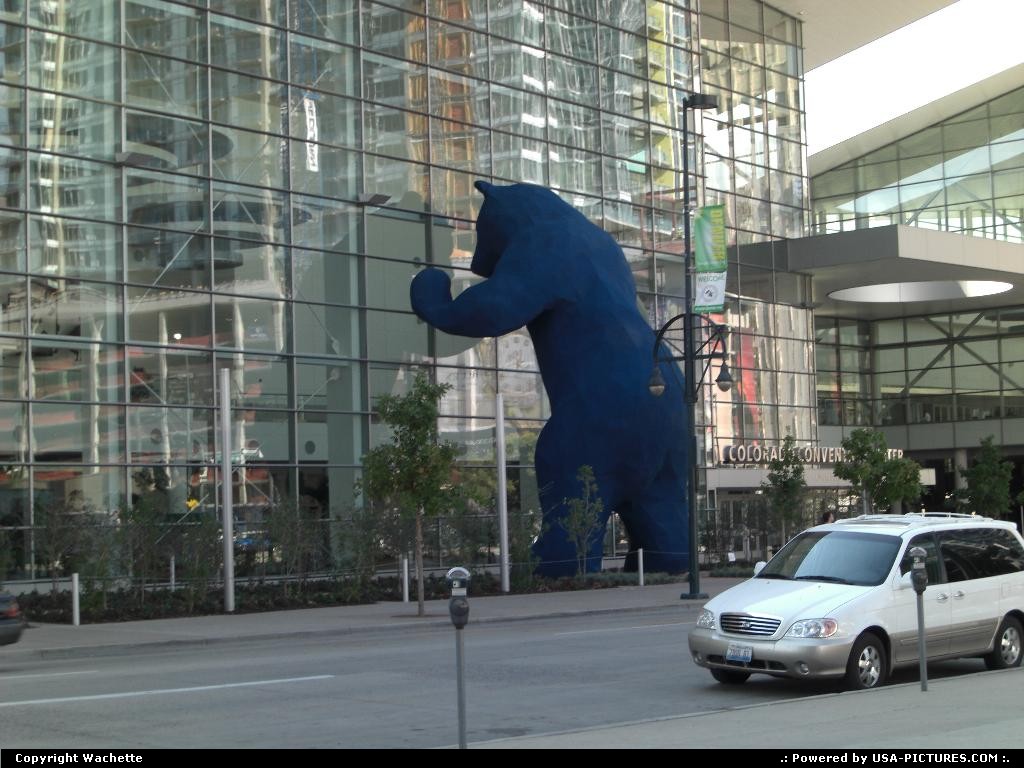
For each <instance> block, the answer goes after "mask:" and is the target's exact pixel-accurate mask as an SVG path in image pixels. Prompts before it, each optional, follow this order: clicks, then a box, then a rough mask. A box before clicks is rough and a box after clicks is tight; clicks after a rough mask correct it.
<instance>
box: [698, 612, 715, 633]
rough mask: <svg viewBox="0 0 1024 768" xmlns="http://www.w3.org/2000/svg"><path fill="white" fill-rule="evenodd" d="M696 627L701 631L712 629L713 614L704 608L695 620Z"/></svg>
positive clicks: (713, 625)
mask: <svg viewBox="0 0 1024 768" xmlns="http://www.w3.org/2000/svg"><path fill="white" fill-rule="evenodd" d="M697 626H698V627H700V628H701V629H714V628H715V614H713V613H712V612H711V611H709V610H708V609H707V608H705V609H704V610H703V611H701V612H700V617H699V618H698V619H697Z"/></svg>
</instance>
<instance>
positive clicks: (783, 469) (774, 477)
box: [761, 435, 807, 542]
mask: <svg viewBox="0 0 1024 768" xmlns="http://www.w3.org/2000/svg"><path fill="white" fill-rule="evenodd" d="M761 490H762V491H763V492H764V497H765V501H766V502H767V503H768V507H769V509H770V510H771V515H772V517H773V522H774V523H775V524H776V525H778V526H779V527H780V528H781V530H782V541H783V542H785V541H786V525H787V524H790V525H795V524H796V523H798V522H799V520H800V517H801V513H802V512H803V503H804V499H805V498H806V496H807V481H806V480H804V465H803V462H801V461H800V457H799V455H798V453H797V450H796V438H794V437H793V435H786V437H785V438H784V439H783V441H782V450H781V451H779V455H778V458H774V459H771V460H770V461H769V462H768V479H767V480H765V481H764V482H762V483H761Z"/></svg>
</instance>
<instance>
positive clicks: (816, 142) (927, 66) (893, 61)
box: [805, 0, 1024, 155]
mask: <svg viewBox="0 0 1024 768" xmlns="http://www.w3.org/2000/svg"><path fill="white" fill-rule="evenodd" d="M1022 62H1024V0H959V2H956V3H953V4H952V5H950V6H947V7H946V8H943V9H942V10H939V11H936V12H935V13H933V14H931V15H929V16H926V17H924V18H923V19H920V20H918V21H916V22H914V23H913V24H910V25H908V26H906V27H903V28H902V29H898V30H896V31H895V32H892V33H890V34H888V35H886V36H885V37H881V38H879V39H877V40H875V41H873V42H871V43H868V44H867V45H865V46H862V47H861V48H858V49H856V50H854V51H851V52H850V53H848V54H846V55H845V56H841V57H839V58H838V59H834V60H833V61H830V62H828V63H827V64H823V65H822V66H820V67H817V68H815V69H812V70H811V71H809V72H808V73H807V74H806V80H805V97H806V110H807V144H808V146H807V152H808V154H809V155H813V154H815V153H817V152H820V151H822V150H824V149H827V148H828V147H831V146H833V145H835V144H838V143H840V142H842V141H845V140H846V139H849V138H851V137H853V136H856V135H858V134H860V133H863V132H864V131H867V130H869V129H871V128H873V127H875V126H876V125H881V124H882V123H885V122H888V121H889V120H892V119H894V118H897V117H899V116H900V115H903V114H906V113H908V112H912V111H914V110H915V109H918V108H919V107H923V106H924V105H926V104H929V103H931V102H933V101H935V100H936V99H938V98H941V97H942V96H945V95H947V94H950V93H955V92H956V91H959V90H961V89H963V88H966V87H968V86H970V85H972V84H974V83H977V82H980V81H982V80H984V79H986V78H988V77H991V76H992V75H995V74H998V73H999V72H1002V71H1004V70H1006V69H1009V68H1010V67H1013V66H1016V65H1018V64H1020V63H1022Z"/></svg>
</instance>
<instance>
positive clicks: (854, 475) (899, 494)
mask: <svg viewBox="0 0 1024 768" xmlns="http://www.w3.org/2000/svg"><path fill="white" fill-rule="evenodd" d="M842 447H843V452H844V454H845V457H844V458H843V459H842V460H841V461H837V462H836V463H835V467H834V469H833V471H834V472H835V475H836V477H838V478H839V479H841V480H846V481H848V482H849V483H850V485H851V486H852V487H853V490H854V492H855V493H857V494H859V495H860V497H861V500H862V501H863V505H864V507H863V511H864V514H869V513H870V512H871V510H872V509H873V508H874V505H875V504H876V503H877V504H878V505H880V506H882V507H886V508H888V507H890V506H892V505H893V504H898V503H902V502H904V501H914V500H915V499H918V498H920V496H921V466H920V465H919V464H918V463H917V462H916V461H914V460H913V459H907V458H890V457H889V449H888V446H887V445H886V442H885V436H884V435H883V434H882V433H881V432H876V431H875V430H871V429H855V430H853V432H851V433H850V435H849V437H847V438H845V439H844V440H843V442H842Z"/></svg>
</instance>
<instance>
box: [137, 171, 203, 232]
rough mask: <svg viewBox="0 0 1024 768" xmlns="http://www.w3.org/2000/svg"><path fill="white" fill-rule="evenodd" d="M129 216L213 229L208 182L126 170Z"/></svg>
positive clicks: (189, 228) (139, 221)
mask: <svg viewBox="0 0 1024 768" xmlns="http://www.w3.org/2000/svg"><path fill="white" fill-rule="evenodd" d="M125 176H126V181H125V186H126V190H127V195H128V199H127V201H126V205H125V207H126V211H127V215H126V217H125V218H126V219H127V221H128V222H129V223H131V224H150V225H156V226H165V227H173V228H176V229H183V230H186V231H188V232H197V231H201V230H209V220H208V218H207V206H206V201H207V199H208V197H207V194H206V190H207V182H206V181H198V180H192V179H188V178H185V177H182V176H171V175H169V174H162V173H156V172H154V171H137V170H128V171H126V173H125Z"/></svg>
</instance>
